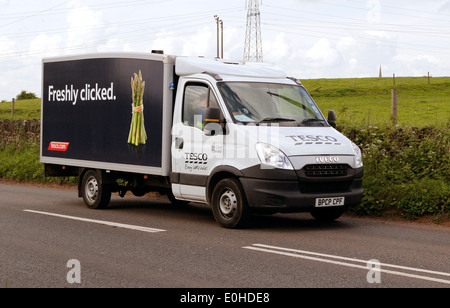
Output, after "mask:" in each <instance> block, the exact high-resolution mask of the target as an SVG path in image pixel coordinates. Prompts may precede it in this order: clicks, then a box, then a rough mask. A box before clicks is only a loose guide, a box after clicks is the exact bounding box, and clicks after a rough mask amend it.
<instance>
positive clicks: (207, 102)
mask: <svg viewBox="0 0 450 308" xmlns="http://www.w3.org/2000/svg"><path fill="white" fill-rule="evenodd" d="M208 107H218V104H217V100H216V97H215V96H214V94H213V93H212V91H211V90H210V89H209V87H208V86H206V85H201V84H188V85H187V86H186V88H185V90H184V106H183V123H184V124H185V125H189V126H193V127H197V128H200V129H203V126H204V121H205V114H206V109H207V108H208Z"/></svg>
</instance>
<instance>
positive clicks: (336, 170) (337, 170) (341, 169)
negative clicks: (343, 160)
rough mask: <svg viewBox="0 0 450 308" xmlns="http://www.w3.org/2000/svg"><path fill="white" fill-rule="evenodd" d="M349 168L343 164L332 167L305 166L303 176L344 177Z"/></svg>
mask: <svg viewBox="0 0 450 308" xmlns="http://www.w3.org/2000/svg"><path fill="white" fill-rule="evenodd" d="M348 168H349V166H348V165H345V164H337V165H336V164H334V165H331V164H330V165H307V166H305V170H304V171H305V174H306V176H310V177H329V176H345V175H347V170H348Z"/></svg>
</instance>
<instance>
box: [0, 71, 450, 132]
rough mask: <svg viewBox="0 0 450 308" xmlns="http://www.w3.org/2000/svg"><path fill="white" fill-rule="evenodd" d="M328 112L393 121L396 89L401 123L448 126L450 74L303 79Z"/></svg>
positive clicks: (351, 119)
mask: <svg viewBox="0 0 450 308" xmlns="http://www.w3.org/2000/svg"><path fill="white" fill-rule="evenodd" d="M302 83H303V85H304V86H305V87H306V89H307V90H308V91H309V92H310V94H311V96H312V97H313V98H314V100H315V101H316V102H317V104H318V105H319V107H320V109H321V110H322V111H323V112H324V114H325V115H326V114H327V113H328V110H334V111H336V114H337V116H338V121H339V122H340V123H341V124H343V125H345V124H351V125H355V124H356V125H364V126H367V125H369V126H370V125H383V124H390V123H391V89H393V88H395V89H397V102H398V124H399V125H400V126H416V127H424V126H439V127H442V126H445V125H447V124H448V123H449V122H450V77H434V78H431V79H430V83H428V78H427V77H397V78H396V79H395V85H394V84H393V78H356V79H355V78H350V79H310V80H302ZM40 109H41V106H40V99H34V100H23V101H16V103H15V115H14V118H13V119H19V118H22V119H39V118H40V115H41V112H40ZM2 119H11V102H3V103H0V120H2Z"/></svg>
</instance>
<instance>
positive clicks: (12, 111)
mask: <svg viewBox="0 0 450 308" xmlns="http://www.w3.org/2000/svg"><path fill="white" fill-rule="evenodd" d="M15 102H16V100H15V99H14V98H13V99H12V104H11V118H13V117H14V103H15Z"/></svg>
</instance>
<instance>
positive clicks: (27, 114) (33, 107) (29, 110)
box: [0, 99, 41, 120]
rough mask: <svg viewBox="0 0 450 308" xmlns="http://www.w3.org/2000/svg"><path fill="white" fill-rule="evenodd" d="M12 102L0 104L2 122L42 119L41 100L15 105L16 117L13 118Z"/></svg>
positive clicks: (31, 100) (19, 102)
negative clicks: (6, 120)
mask: <svg viewBox="0 0 450 308" xmlns="http://www.w3.org/2000/svg"><path fill="white" fill-rule="evenodd" d="M11 109H12V103H11V102H2V103H0V120H5V119H9V120H18V119H24V120H32V119H40V118H41V100H40V99H30V100H20V101H16V102H15V103H14V117H11Z"/></svg>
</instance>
